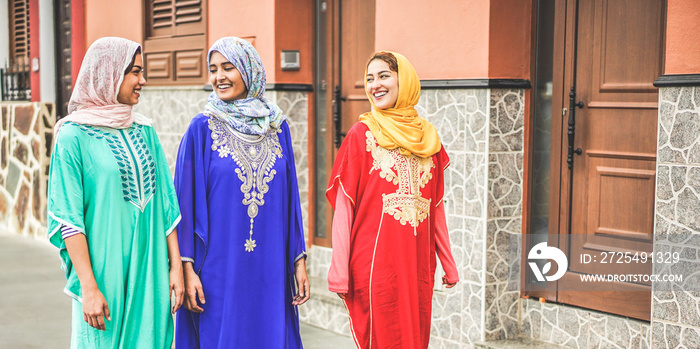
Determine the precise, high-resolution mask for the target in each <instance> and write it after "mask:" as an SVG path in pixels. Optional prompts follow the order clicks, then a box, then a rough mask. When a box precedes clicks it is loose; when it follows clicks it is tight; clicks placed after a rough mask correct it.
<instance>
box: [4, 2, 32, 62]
mask: <svg viewBox="0 0 700 349" xmlns="http://www.w3.org/2000/svg"><path fill="white" fill-rule="evenodd" d="M9 15H10V57H11V58H10V60H11V62H10V63H11V64H27V63H28V62H29V2H28V1H27V0H10V13H9Z"/></svg>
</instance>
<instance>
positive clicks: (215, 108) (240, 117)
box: [204, 36, 287, 135]
mask: <svg viewBox="0 0 700 349" xmlns="http://www.w3.org/2000/svg"><path fill="white" fill-rule="evenodd" d="M214 51H217V52H219V53H221V55H223V56H224V57H225V58H226V59H227V60H228V61H229V62H231V64H233V66H234V67H236V69H238V71H239V72H240V74H241V78H242V79H243V82H244V83H245V86H246V88H247V89H248V96H246V98H242V99H237V100H233V101H223V100H221V99H220V98H219V96H217V95H216V91H214V92H212V93H211V95H209V102H208V103H207V105H206V107H205V108H204V114H205V115H208V116H210V117H216V118H219V119H220V120H222V121H224V122H226V123H227V124H229V125H230V126H231V127H233V128H234V129H236V130H237V131H239V132H241V133H245V134H249V135H264V134H266V133H267V132H268V131H269V130H270V128H272V129H278V128H279V127H280V126H281V125H282V123H283V122H284V121H285V120H286V119H287V118H286V117H285V116H284V115H283V114H282V110H281V109H280V107H278V106H277V105H276V104H275V103H272V102H271V101H270V100H268V99H267V98H265V97H264V96H263V94H264V93H265V83H266V81H267V80H266V78H265V68H263V65H262V60H261V59H260V56H259V55H258V52H257V51H256V50H255V48H254V47H253V45H251V44H250V43H249V42H248V41H245V40H243V39H240V38H237V37H233V36H229V37H225V38H221V39H219V40H217V41H216V42H215V43H214V45H212V46H211V48H210V49H209V53H207V66H209V61H210V59H211V55H212V53H213V52H214Z"/></svg>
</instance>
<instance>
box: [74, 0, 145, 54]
mask: <svg viewBox="0 0 700 349" xmlns="http://www.w3.org/2000/svg"><path fill="white" fill-rule="evenodd" d="M143 15H144V14H143V6H142V1H141V0H120V1H100V0H92V1H87V0H86V1H85V33H86V36H87V38H86V39H87V42H86V49H87V47H90V45H91V44H92V43H93V42H95V40H97V39H99V38H101V37H105V36H118V37H122V38H127V39H129V40H133V41H136V42H138V43H140V44H143V32H144V28H143Z"/></svg>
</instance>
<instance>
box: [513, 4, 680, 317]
mask: <svg viewBox="0 0 700 349" xmlns="http://www.w3.org/2000/svg"><path fill="white" fill-rule="evenodd" d="M538 8H539V9H538V16H544V18H538V45H539V44H541V43H542V42H540V41H539V40H540V39H541V38H544V39H548V41H546V42H545V44H547V43H548V45H549V46H546V45H545V46H546V47H542V48H540V47H538V50H537V52H538V57H537V63H536V66H537V69H536V77H537V79H540V78H543V79H545V82H547V81H546V78H547V77H548V74H547V72H549V71H551V74H550V77H551V82H549V85H548V86H547V85H542V84H541V83H539V82H536V84H535V86H536V88H535V91H533V92H534V93H535V96H534V98H533V101H534V104H535V105H534V108H535V112H534V113H533V115H535V120H534V124H535V126H534V128H533V129H534V132H533V135H534V136H535V141H534V143H535V144H533V149H534V151H533V153H532V154H533V157H532V158H533V175H532V177H531V178H533V181H532V183H531V191H532V197H533V200H534V199H536V198H543V199H544V202H545V205H543V204H542V202H540V201H538V202H534V201H533V202H532V210H531V216H530V226H529V231H530V234H528V235H529V236H528V239H527V240H526V241H527V247H526V248H525V249H524V251H526V252H527V251H528V250H529V249H530V247H531V246H534V244H536V243H539V242H542V241H547V244H548V245H549V246H556V247H558V248H559V249H560V250H562V251H563V252H564V254H565V255H566V256H567V258H568V269H567V271H566V273H565V274H564V275H563V277H562V278H561V279H559V280H558V281H555V282H546V283H543V282H538V281H536V280H532V278H529V279H527V280H526V281H525V283H526V284H525V288H524V289H525V290H526V292H525V293H526V294H528V295H531V296H536V297H542V298H545V299H547V300H549V301H554V302H559V303H566V304H571V305H576V306H580V307H585V308H589V309H595V310H600V311H604V312H608V313H613V314H619V315H624V316H629V317H633V318H637V319H644V320H649V318H650V309H651V305H650V304H651V283H650V282H649V281H648V280H646V281H645V280H644V279H639V278H630V277H623V275H624V276H629V275H648V274H650V273H651V262H650V260H649V259H645V260H644V261H642V260H641V259H640V258H636V259H633V258H634V256H638V257H639V256H642V255H649V254H651V252H652V242H653V229H654V227H653V221H654V189H655V178H656V173H655V169H656V134H657V115H658V90H657V89H656V88H655V87H654V86H653V85H652V83H653V81H654V80H656V79H657V78H658V77H659V76H660V75H661V72H662V63H663V61H662V59H663V58H662V57H663V44H664V43H663V28H664V21H665V8H666V6H665V3H664V1H662V0H615V1H612V0H563V1H553V0H549V1H547V0H540V1H538ZM546 18H549V21H547V20H546ZM548 25H549V26H552V27H553V31H552V35H550V36H547V35H546V33H544V32H542V31H541V30H540V29H541V28H546V27H547V26H548ZM547 49H549V50H550V52H551V56H547V54H546V53H547ZM547 89H549V93H550V100H548V101H547V100H546V99H542V98H539V96H540V94H541V92H542V91H547ZM538 92H540V93H538ZM547 103H550V104H549V105H547ZM538 108H539V109H538ZM543 115H544V116H543ZM538 133H540V134H543V135H545V136H548V137H550V138H549V139H548V140H545V141H538V140H537V137H538ZM547 142H548V143H549V144H548V145H547V144H543V143H547ZM543 149H544V151H543ZM547 150H549V152H547ZM545 171H546V173H545ZM586 256H587V257H586ZM590 275H619V276H620V277H619V280H620V281H614V282H604V283H600V282H597V283H592V282H590V281H586V280H585V278H586V277H587V276H590Z"/></svg>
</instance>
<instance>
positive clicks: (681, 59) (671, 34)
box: [664, 0, 700, 74]
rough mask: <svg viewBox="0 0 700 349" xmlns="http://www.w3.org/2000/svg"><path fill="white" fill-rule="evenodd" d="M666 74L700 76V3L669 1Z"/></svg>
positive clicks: (689, 0)
mask: <svg viewBox="0 0 700 349" xmlns="http://www.w3.org/2000/svg"><path fill="white" fill-rule="evenodd" d="M666 18H667V22H666V64H665V71H664V74H700V40H698V32H700V2H698V1H697V0H668V10H667V13H666Z"/></svg>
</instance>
